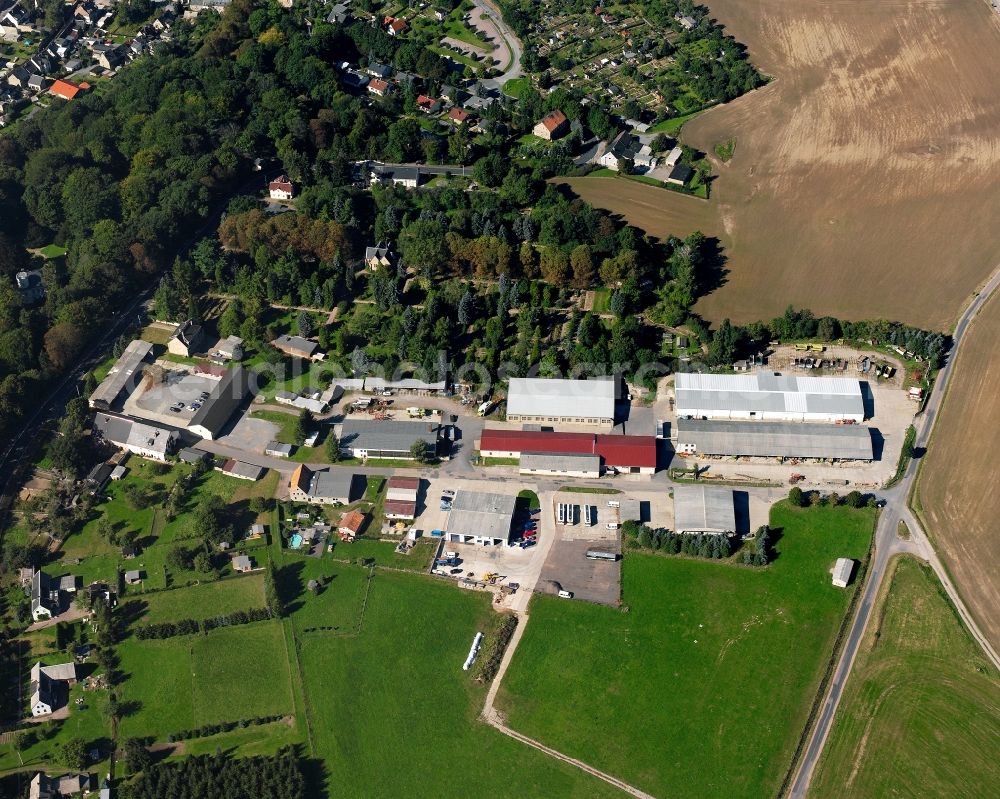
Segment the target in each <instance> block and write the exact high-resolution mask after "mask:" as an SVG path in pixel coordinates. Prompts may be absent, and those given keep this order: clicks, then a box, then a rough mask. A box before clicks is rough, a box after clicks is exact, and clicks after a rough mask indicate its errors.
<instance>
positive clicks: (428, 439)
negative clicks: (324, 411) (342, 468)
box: [340, 419, 439, 460]
mask: <svg viewBox="0 0 1000 799" xmlns="http://www.w3.org/2000/svg"><path fill="white" fill-rule="evenodd" d="M438 434H439V426H438V425H437V424H436V423H432V422H430V423H429V422H404V421H396V420H386V421H375V420H373V419H346V420H345V421H344V424H343V425H342V426H341V433H340V446H341V449H342V450H343V451H344V452H345V453H346V454H349V455H352V456H353V457H355V458H393V459H400V460H412V459H413V455H411V454H410V448H411V447H412V446H413V444H414V443H415V442H417V441H423V442H424V444H426V446H427V451H428V453H430V454H431V455H436V453H437V444H438Z"/></svg>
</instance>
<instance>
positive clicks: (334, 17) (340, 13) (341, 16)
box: [326, 3, 351, 25]
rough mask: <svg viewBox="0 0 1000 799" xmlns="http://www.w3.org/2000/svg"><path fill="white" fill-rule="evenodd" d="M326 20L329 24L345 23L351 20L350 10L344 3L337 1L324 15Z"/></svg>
mask: <svg viewBox="0 0 1000 799" xmlns="http://www.w3.org/2000/svg"><path fill="white" fill-rule="evenodd" d="M326 21H327V22H329V23H330V24H331V25H345V24H347V23H348V22H350V21H351V10H350V9H349V8H348V7H347V6H346V5H345V4H344V3H337V5H335V6H334V7H333V8H331V9H330V13H329V14H327V15H326Z"/></svg>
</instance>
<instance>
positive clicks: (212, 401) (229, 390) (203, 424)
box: [187, 366, 250, 441]
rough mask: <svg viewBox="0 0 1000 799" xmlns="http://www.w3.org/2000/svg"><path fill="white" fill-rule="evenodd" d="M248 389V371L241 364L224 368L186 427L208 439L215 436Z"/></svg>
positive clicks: (240, 402) (241, 401)
mask: <svg viewBox="0 0 1000 799" xmlns="http://www.w3.org/2000/svg"><path fill="white" fill-rule="evenodd" d="M249 391H250V372H249V370H247V369H244V368H243V367H242V366H235V367H233V368H232V369H226V370H225V373H224V374H223V375H222V377H221V378H220V379H219V382H218V384H217V385H216V386H215V387H214V388H213V389H212V390H211V391H210V392H209V397H208V399H207V400H205V402H204V403H203V404H202V406H201V408H199V409H198V411H197V412H196V413H195V415H194V416H193V417H191V421H190V422H188V424H187V429H188V430H190V431H191V432H192V433H194V434H195V435H196V436H200V437H201V438H206V439H208V440H209V441H211V440H212V439H214V438H216V437H217V436H218V435H219V433H220V432H221V431H222V428H223V427H225V426H226V424H227V423H228V422H229V419H230V418H231V417H232V415H233V413H235V411H236V409H237V408H238V407H239V406H240V405H242V404H243V399H244V398H245V397H246V395H247V393H248V392H249Z"/></svg>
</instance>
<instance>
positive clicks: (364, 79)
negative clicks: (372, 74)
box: [340, 69, 371, 90]
mask: <svg viewBox="0 0 1000 799" xmlns="http://www.w3.org/2000/svg"><path fill="white" fill-rule="evenodd" d="M369 80H371V78H369V77H368V76H367V75H362V74H361V73H360V72H357V71H356V70H353V69H349V70H347V71H346V72H344V73H343V74H341V76H340V82H341V83H343V84H344V85H345V86H346V87H347V88H348V89H357V90H361V89H363V88H365V86H367V85H368V81H369Z"/></svg>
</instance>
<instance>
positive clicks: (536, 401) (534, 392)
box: [507, 377, 617, 427]
mask: <svg viewBox="0 0 1000 799" xmlns="http://www.w3.org/2000/svg"><path fill="white" fill-rule="evenodd" d="M616 384H617V381H615V380H613V379H611V378H593V379H591V380H563V379H555V378H551V379H550V378H540V377H512V378H511V379H510V388H509V389H508V391H507V421H508V422H525V423H528V424H551V423H556V424H574V425H590V426H595V427H612V426H613V425H614V423H615V387H616Z"/></svg>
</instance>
